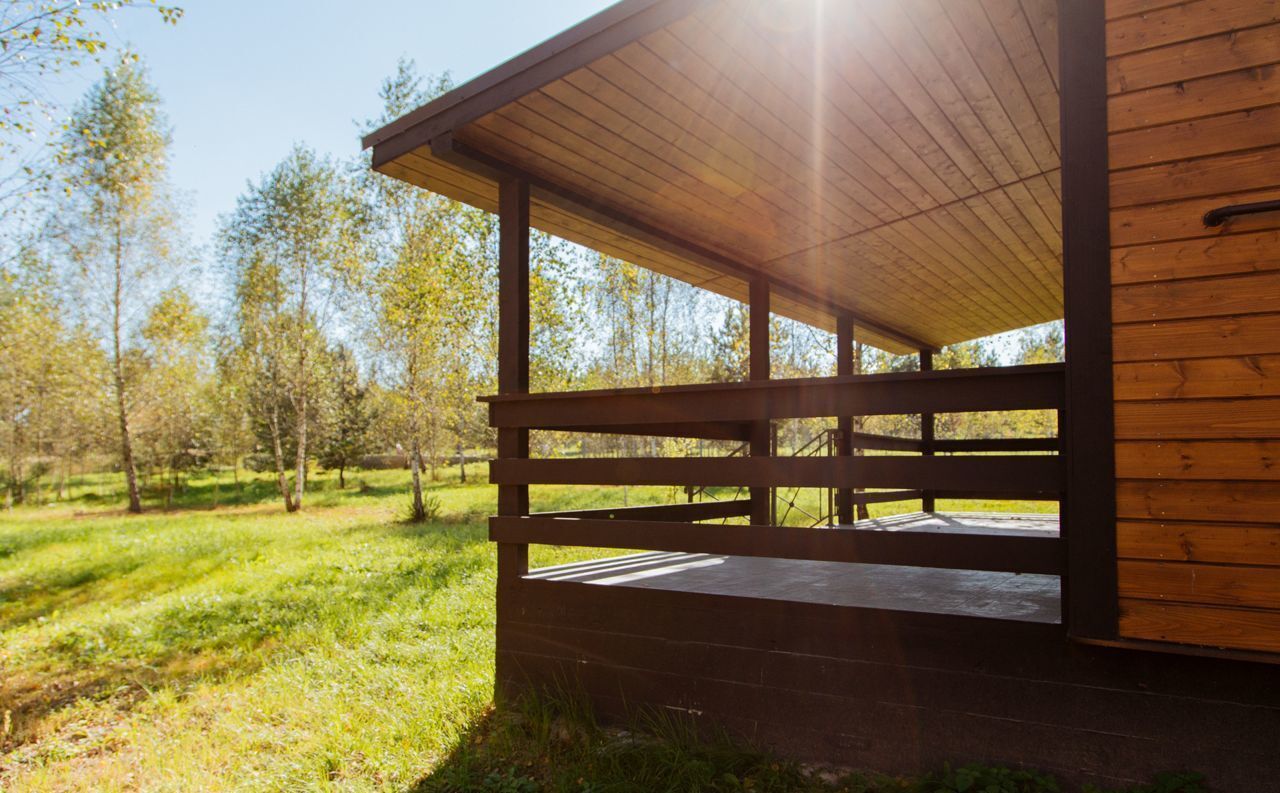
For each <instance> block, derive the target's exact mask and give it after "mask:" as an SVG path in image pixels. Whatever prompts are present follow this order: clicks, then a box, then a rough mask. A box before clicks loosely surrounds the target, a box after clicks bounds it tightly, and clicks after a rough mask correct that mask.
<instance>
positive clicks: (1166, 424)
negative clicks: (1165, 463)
mask: <svg viewBox="0 0 1280 793" xmlns="http://www.w3.org/2000/svg"><path fill="white" fill-rule="evenodd" d="M1229 438H1241V439H1244V438H1257V439H1271V438H1280V399H1180V400H1171V401H1166V402H1117V403H1116V439H1117V440H1158V439H1173V440H1177V439H1188V440H1195V439H1206V440H1215V439H1229Z"/></svg>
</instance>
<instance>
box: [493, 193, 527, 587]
mask: <svg viewBox="0 0 1280 793" xmlns="http://www.w3.org/2000/svg"><path fill="white" fill-rule="evenodd" d="M498 223H499V226H498V390H499V391H500V392H501V393H504V394H522V393H527V392H528V391H529V185H528V183H527V182H523V181H520V180H518V179H507V180H504V181H503V182H502V183H501V184H500V185H499V198H498ZM498 456H499V457H502V458H506V459H521V458H527V457H528V456H529V429H528V428H527V427H503V428H500V429H499V430H498ZM528 512H529V487H528V486H527V485H523V484H510V485H502V486H499V487H498V514H499V515H511V516H515V515H524V514H527V513H528ZM528 571H529V546H528V545H527V544H523V543H503V544H500V545H499V546H498V577H499V579H500V580H503V579H510V578H513V577H519V576H522V575H524V574H525V573H527V572H528Z"/></svg>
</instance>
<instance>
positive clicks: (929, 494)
mask: <svg viewBox="0 0 1280 793" xmlns="http://www.w3.org/2000/svg"><path fill="white" fill-rule="evenodd" d="M920 371H922V372H932V371H933V350H921V351H920ZM933 430H934V423H933V414H932V413H921V414H920V441H921V443H922V444H923V448H922V449H921V451H920V454H921V455H923V456H925V457H932V456H933ZM936 508H937V500H936V499H935V497H934V493H933V491H932V490H925V491H923V493H922V494H921V496H920V511H921V512H933V511H935V509H936Z"/></svg>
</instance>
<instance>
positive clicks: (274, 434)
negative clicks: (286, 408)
mask: <svg viewBox="0 0 1280 793" xmlns="http://www.w3.org/2000/svg"><path fill="white" fill-rule="evenodd" d="M271 449H272V451H273V452H274V453H275V460H276V485H277V486H278V487H279V488H280V495H281V496H283V497H284V511H285V512H293V511H294V510H296V509H297V508H296V507H294V505H293V494H292V493H291V492H290V491H289V480H288V479H287V478H286V477H285V475H284V448H283V447H281V445H280V406H279V405H278V404H276V402H275V401H274V400H272V403H271Z"/></svg>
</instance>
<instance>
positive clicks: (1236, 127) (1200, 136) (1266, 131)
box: [1107, 105, 1280, 169]
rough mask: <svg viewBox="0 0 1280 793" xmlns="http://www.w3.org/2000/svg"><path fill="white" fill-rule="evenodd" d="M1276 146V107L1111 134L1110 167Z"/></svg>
mask: <svg viewBox="0 0 1280 793" xmlns="http://www.w3.org/2000/svg"><path fill="white" fill-rule="evenodd" d="M1278 145H1280V105H1267V106H1265V107H1256V108H1247V109H1245V110H1240V111H1237V112H1234V113H1225V114H1222V115H1217V116H1209V117H1207V118H1197V119H1193V120H1191V121H1180V122H1176V123H1173V124H1165V125H1161V126H1156V127H1147V128H1145V129H1136V130H1130V131H1128V132H1116V133H1112V134H1111V136H1110V138H1109V140H1108V144H1107V148H1108V151H1109V161H1110V164H1111V167H1113V168H1117V169H1119V168H1133V167H1135V166H1138V165H1156V164H1159V163H1164V162H1176V161H1179V160H1188V159H1191V158H1194V157H1207V156H1210V155H1213V154H1225V153H1227V152H1233V151H1244V150H1246V149H1256V148H1261V147H1263V146H1278Z"/></svg>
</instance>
